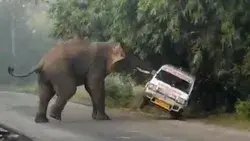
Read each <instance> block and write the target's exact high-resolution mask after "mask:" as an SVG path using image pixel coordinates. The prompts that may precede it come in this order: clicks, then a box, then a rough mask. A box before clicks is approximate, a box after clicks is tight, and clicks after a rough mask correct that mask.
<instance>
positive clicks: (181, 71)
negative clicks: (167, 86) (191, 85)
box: [161, 64, 195, 81]
mask: <svg viewBox="0 0 250 141" xmlns="http://www.w3.org/2000/svg"><path fill="white" fill-rule="evenodd" d="M161 68H163V69H164V68H166V69H173V70H174V71H177V72H180V73H182V74H184V75H185V76H187V77H189V79H191V80H193V81H194V80H195V76H194V75H192V74H191V73H188V72H186V71H183V70H181V68H178V67H175V66H174V65H171V64H165V65H162V67H161Z"/></svg>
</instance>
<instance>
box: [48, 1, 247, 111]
mask: <svg viewBox="0 0 250 141" xmlns="http://www.w3.org/2000/svg"><path fill="white" fill-rule="evenodd" d="M249 7H250V3H249V2H248V1H246V0H231V1H224V0H186V1H184V0H158V1H152V0H115V1H109V0H91V1H78V0H71V1H66V0H64V1H62V0H60V1H59V0H57V1H56V2H55V3H51V8H50V10H49V14H50V18H51V19H53V20H54V26H53V30H52V35H53V36H54V37H56V38H63V37H64V36H72V34H77V35H81V36H88V37H90V39H92V40H100V41H107V40H109V39H111V38H113V39H115V40H119V41H122V42H124V43H126V44H127V46H128V47H129V49H130V50H129V51H130V52H133V53H134V54H136V55H138V56H139V57H140V58H141V59H144V60H147V61H150V62H151V63H152V64H154V67H155V68H156V69H157V68H159V66H160V65H162V64H164V63H171V64H174V65H177V66H180V67H183V68H185V69H186V70H189V71H191V72H192V73H193V74H195V75H196V77H197V85H196V86H197V87H196V88H195V90H196V93H195V94H194V97H193V98H192V100H194V101H195V102H196V103H199V101H202V102H201V103H200V106H201V107H203V109H204V110H213V109H215V108H218V107H221V106H225V105H226V107H228V110H230V109H232V107H233V106H232V105H234V103H235V101H236V98H240V97H246V96H247V95H249V94H248V93H249V92H250V89H249V88H248V87H246V83H248V82H249V78H248V77H247V76H248V74H249V61H250V60H249V59H250V57H249V54H250V53H249V48H248V46H249V32H250V31H249V30H250V28H249V25H250V24H249V22H250V20H249V19H250V17H249V13H250V11H249ZM244 56H245V59H243V58H244ZM227 103H229V104H227Z"/></svg>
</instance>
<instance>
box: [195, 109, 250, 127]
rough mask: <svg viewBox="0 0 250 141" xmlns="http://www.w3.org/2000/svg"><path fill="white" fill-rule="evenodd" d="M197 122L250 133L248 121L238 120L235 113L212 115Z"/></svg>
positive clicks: (249, 121)
mask: <svg viewBox="0 0 250 141" xmlns="http://www.w3.org/2000/svg"><path fill="white" fill-rule="evenodd" d="M199 120H200V121H202V122H204V123H207V124H215V125H221V126H224V127H232V128H236V129H240V130H247V131H250V120H247V119H239V118H238V116H237V114H235V113H233V114H220V115H213V116H209V117H207V118H204V119H199Z"/></svg>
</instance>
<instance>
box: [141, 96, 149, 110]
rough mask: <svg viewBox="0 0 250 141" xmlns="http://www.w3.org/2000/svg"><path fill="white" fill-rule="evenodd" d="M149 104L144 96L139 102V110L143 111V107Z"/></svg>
mask: <svg viewBox="0 0 250 141" xmlns="http://www.w3.org/2000/svg"><path fill="white" fill-rule="evenodd" d="M148 103H149V99H148V98H147V97H146V96H143V97H142V99H141V101H140V106H139V108H140V109H143V108H144V106H145V105H147V104H148Z"/></svg>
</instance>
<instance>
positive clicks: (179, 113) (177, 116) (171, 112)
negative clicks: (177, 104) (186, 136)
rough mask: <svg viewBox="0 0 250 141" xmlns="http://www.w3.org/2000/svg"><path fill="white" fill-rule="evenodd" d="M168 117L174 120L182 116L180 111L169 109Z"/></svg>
mask: <svg viewBox="0 0 250 141" xmlns="http://www.w3.org/2000/svg"><path fill="white" fill-rule="evenodd" d="M169 113H170V118H171V119H175V120H179V119H181V118H182V117H183V116H182V111H179V112H175V111H170V112H169Z"/></svg>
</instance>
